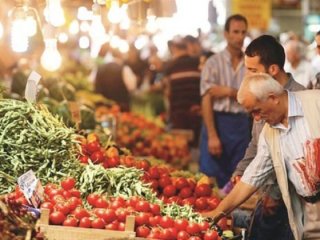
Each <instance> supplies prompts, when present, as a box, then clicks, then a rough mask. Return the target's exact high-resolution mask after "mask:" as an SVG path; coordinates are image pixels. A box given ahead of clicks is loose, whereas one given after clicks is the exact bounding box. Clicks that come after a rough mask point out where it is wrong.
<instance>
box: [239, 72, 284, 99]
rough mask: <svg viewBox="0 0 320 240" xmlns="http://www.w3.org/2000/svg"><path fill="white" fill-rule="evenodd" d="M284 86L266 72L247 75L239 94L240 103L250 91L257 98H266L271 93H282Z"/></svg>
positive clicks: (277, 94)
mask: <svg viewBox="0 0 320 240" xmlns="http://www.w3.org/2000/svg"><path fill="white" fill-rule="evenodd" d="M283 92H284V88H283V87H282V86H281V84H280V83H279V82H278V81H276V80H275V79H274V78H273V77H271V76H270V75H269V74H266V73H253V74H249V75H247V76H245V78H244V79H243V81H242V83H241V85H240V88H239V91H238V94H237V100H238V102H239V103H240V104H242V103H243V101H244V99H245V97H246V96H247V94H248V93H250V94H252V95H253V96H255V97H256V99H257V100H259V101H263V100H266V99H267V98H268V96H269V94H271V93H272V94H274V95H276V96H279V95H281V94H282V93H283Z"/></svg>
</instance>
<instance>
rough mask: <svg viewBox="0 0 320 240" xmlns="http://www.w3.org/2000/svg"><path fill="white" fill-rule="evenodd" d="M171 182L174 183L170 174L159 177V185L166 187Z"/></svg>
mask: <svg viewBox="0 0 320 240" xmlns="http://www.w3.org/2000/svg"><path fill="white" fill-rule="evenodd" d="M171 184H172V181H171V178H170V177H169V176H164V177H162V176H161V178H160V179H159V186H160V187H161V188H165V187H166V186H168V185H171Z"/></svg>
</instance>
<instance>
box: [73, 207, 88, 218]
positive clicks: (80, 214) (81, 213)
mask: <svg viewBox="0 0 320 240" xmlns="http://www.w3.org/2000/svg"><path fill="white" fill-rule="evenodd" d="M72 214H73V215H74V216H75V217H76V218H77V219H79V220H81V219H82V218H85V217H90V214H89V213H88V211H87V210H86V209H84V208H81V207H79V208H76V209H75V210H74V211H73V212H72Z"/></svg>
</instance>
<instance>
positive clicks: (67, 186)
mask: <svg viewBox="0 0 320 240" xmlns="http://www.w3.org/2000/svg"><path fill="white" fill-rule="evenodd" d="M60 185H61V187H62V188H63V189H64V190H67V191H68V190H71V189H72V188H74V186H75V185H76V180H75V179H74V178H72V177H68V178H66V179H64V180H62V181H61V183H60Z"/></svg>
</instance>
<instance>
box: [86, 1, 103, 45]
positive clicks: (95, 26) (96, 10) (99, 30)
mask: <svg viewBox="0 0 320 240" xmlns="http://www.w3.org/2000/svg"><path fill="white" fill-rule="evenodd" d="M92 13H93V15H92V21H91V26H90V30H89V34H90V36H91V38H93V39H95V40H98V41H100V40H101V39H102V38H103V37H104V35H105V33H106V31H105V28H104V26H103V23H102V18H101V12H100V5H99V4H97V3H94V4H93V5H92Z"/></svg>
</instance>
